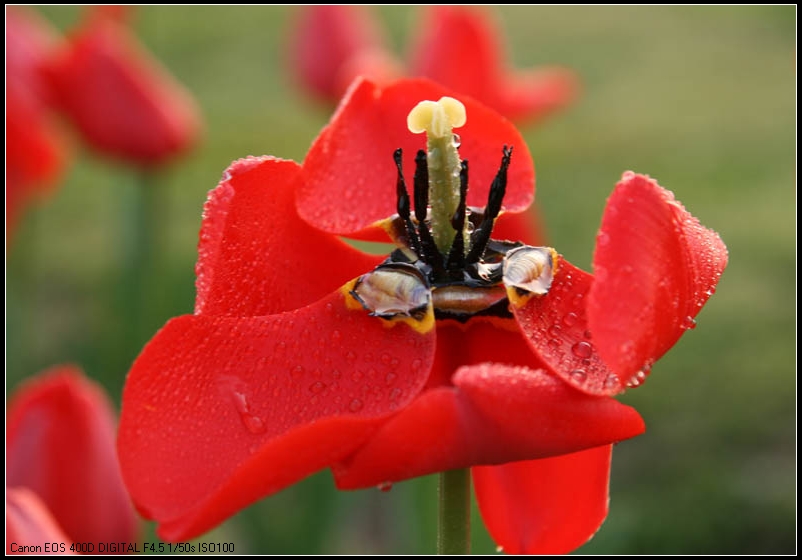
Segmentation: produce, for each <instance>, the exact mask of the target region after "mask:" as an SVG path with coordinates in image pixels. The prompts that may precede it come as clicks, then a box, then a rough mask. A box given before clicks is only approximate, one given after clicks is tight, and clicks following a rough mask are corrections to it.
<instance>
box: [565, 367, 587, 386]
mask: <svg viewBox="0 0 802 560" xmlns="http://www.w3.org/2000/svg"><path fill="white" fill-rule="evenodd" d="M569 375H570V376H571V381H573V382H574V383H584V382H585V381H587V379H588V374H587V373H586V372H585V370H584V369H575V370H573V371H572V372H571V373H570V374H569Z"/></svg>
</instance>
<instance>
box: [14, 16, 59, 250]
mask: <svg viewBox="0 0 802 560" xmlns="http://www.w3.org/2000/svg"><path fill="white" fill-rule="evenodd" d="M57 42H58V37H57V35H56V32H55V31H54V30H52V29H51V28H50V27H49V26H48V25H47V23H46V22H45V21H44V20H42V19H41V18H39V17H38V16H37V15H36V13H35V12H33V11H32V10H27V9H25V8H22V7H19V6H9V7H7V8H6V243H8V239H9V237H10V235H11V233H12V232H13V230H14V227H15V225H16V223H17V221H18V219H19V216H20V214H21V211H22V209H23V208H24V207H25V205H27V204H28V203H29V202H30V201H31V200H33V199H35V198H37V197H40V196H42V195H43V194H45V193H47V192H48V191H50V189H51V187H52V186H53V185H54V184H55V182H56V180H57V179H58V178H59V177H60V176H61V174H62V172H63V169H64V166H65V163H66V158H67V156H66V150H65V144H64V141H63V138H62V136H61V134H60V131H59V130H58V129H57V128H56V126H55V125H54V123H53V122H52V121H51V118H50V115H49V114H48V113H47V108H46V102H47V97H48V95H47V87H46V84H45V83H44V82H43V80H42V77H41V74H40V70H41V66H42V64H43V63H44V61H45V59H46V58H47V56H48V55H49V53H50V52H51V51H52V49H54V48H55V47H56V45H57Z"/></svg>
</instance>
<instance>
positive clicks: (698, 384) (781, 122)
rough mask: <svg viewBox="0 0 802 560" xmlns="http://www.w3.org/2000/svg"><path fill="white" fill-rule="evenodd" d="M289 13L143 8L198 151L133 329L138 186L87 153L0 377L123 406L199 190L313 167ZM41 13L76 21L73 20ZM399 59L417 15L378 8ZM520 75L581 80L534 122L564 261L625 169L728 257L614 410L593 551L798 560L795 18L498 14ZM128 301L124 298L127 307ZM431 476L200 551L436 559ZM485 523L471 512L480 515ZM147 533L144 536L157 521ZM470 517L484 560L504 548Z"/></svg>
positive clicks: (252, 514)
mask: <svg viewBox="0 0 802 560" xmlns="http://www.w3.org/2000/svg"><path fill="white" fill-rule="evenodd" d="M294 10H295V8H281V7H191V8H185V7H143V8H141V9H137V10H136V12H135V15H134V23H133V25H134V27H135V29H136V30H137V33H138V34H139V36H140V37H141V40H142V41H143V42H144V43H145V44H146V45H147V46H148V47H149V48H150V49H151V50H152V51H153V53H154V54H155V55H156V56H157V57H158V58H160V59H161V60H162V61H163V63H164V64H165V65H166V66H167V67H168V68H169V69H170V70H171V71H172V72H173V73H174V74H175V75H176V76H178V78H179V79H180V80H181V81H182V82H183V83H184V84H186V85H187V86H188V87H189V88H190V89H191V90H192V91H193V92H194V94H195V96H196V97H197V99H198V101H199V103H200V106H201V107H202V110H203V113H204V116H205V120H206V133H205V139H204V141H203V143H202V144H201V146H200V147H199V149H197V150H196V151H195V152H194V153H192V154H191V156H189V157H187V158H185V159H183V160H182V161H180V162H178V163H176V164H175V165H172V166H171V167H170V168H169V169H167V170H165V173H163V174H162V176H160V177H159V178H158V179H157V180H158V181H160V182H161V185H160V189H161V191H162V192H161V196H162V197H163V198H162V201H161V211H162V216H163V219H162V220H161V221H160V223H159V224H156V225H155V226H158V227H160V228H162V229H163V231H162V232H161V234H162V235H163V243H162V245H161V247H160V256H159V259H160V260H159V269H158V271H156V272H155V273H154V274H152V275H150V274H149V275H147V277H145V278H142V279H140V281H143V282H146V286H147V290H148V292H147V293H148V301H149V303H150V309H151V311H152V314H151V315H150V316H148V317H147V324H146V325H145V328H144V332H146V333H148V334H146V335H144V336H142V335H131V334H130V332H131V329H130V328H129V326H130V325H129V322H130V321H129V318H128V317H127V316H126V311H125V310H126V309H127V307H126V305H127V304H126V298H127V293H128V290H129V289H130V282H131V280H130V277H129V278H128V279H127V280H126V277H125V276H126V268H125V265H124V263H125V258H126V254H127V250H128V249H127V248H126V241H125V239H126V235H128V234H127V233H126V228H127V227H129V225H130V224H129V223H128V218H127V217H126V216H128V215H129V214H130V208H129V205H130V204H131V200H132V198H133V197H134V195H135V190H134V189H135V188H136V182H135V178H134V176H133V173H132V172H131V171H130V170H128V169H126V168H125V167H123V166H120V165H117V164H112V163H109V162H108V161H106V160H103V159H100V158H97V157H95V156H93V155H92V154H91V153H88V152H87V151H85V150H83V151H81V149H80V148H79V147H77V148H76V157H75V161H74V162H73V164H72V167H71V169H70V171H69V172H68V174H67V176H66V177H65V180H64V182H63V184H62V185H61V186H60V188H59V189H58V190H57V191H56V192H55V194H54V195H53V196H52V197H51V198H50V199H48V200H46V201H45V202H44V203H42V204H40V205H38V206H37V207H36V208H35V209H34V210H31V211H29V212H28V213H27V214H26V215H25V216H24V218H23V220H22V223H21V224H20V227H19V229H18V231H17V234H16V236H15V239H14V243H13V245H12V246H11V247H10V250H9V253H8V255H7V311H6V313H7V315H6V333H7V334H6V344H7V355H6V366H7V375H6V384H7V389H8V390H11V389H12V388H13V387H14V386H15V385H16V384H17V383H18V382H19V380H20V379H22V378H24V377H25V376H28V375H31V374H33V373H35V372H38V371H40V370H42V369H44V368H46V367H48V366H51V365H53V364H57V363H63V362H74V363H77V364H79V365H81V366H82V367H83V368H84V369H85V370H86V371H87V372H88V374H89V375H90V376H92V377H94V378H96V379H98V380H100V381H101V382H102V383H103V384H104V385H105V386H106V387H107V388H108V389H109V391H110V393H111V394H112V395H113V396H114V398H115V399H117V400H119V394H120V390H121V387H122V385H123V381H124V376H125V373H126V370H127V368H128V366H129V365H130V363H131V361H132V360H133V358H134V356H135V355H136V353H137V352H138V351H139V349H141V347H142V345H143V344H144V342H145V341H146V340H147V338H149V336H150V334H152V333H153V332H155V331H156V329H157V328H158V327H159V326H161V325H162V324H163V323H164V322H165V321H166V320H167V319H168V318H169V317H172V316H175V315H179V314H183V313H188V312H191V310H192V305H193V298H194V271H193V266H194V262H195V256H196V254H195V250H196V244H197V232H198V228H199V224H200V215H201V209H202V205H203V202H204V200H205V197H206V192H207V191H208V190H209V189H211V188H213V187H214V186H215V185H216V184H217V181H218V180H219V177H220V175H221V173H222V171H223V170H224V169H225V168H226V166H227V165H228V164H229V163H230V162H231V161H232V160H234V159H236V158H239V157H243V156H246V155H248V154H254V155H260V154H274V155H278V156H281V157H284V158H292V159H295V160H297V161H301V160H302V159H303V157H304V154H305V152H306V150H307V148H308V146H309V144H310V143H311V141H312V140H313V138H314V137H315V136H316V134H317V132H318V131H319V130H320V128H321V127H322V126H323V125H324V124H325V123H326V122H327V120H328V117H329V115H330V111H331V108H330V107H324V106H321V105H319V104H316V103H314V102H313V101H312V100H311V99H309V98H307V97H306V96H305V95H304V94H302V93H301V92H300V90H299V89H298V88H297V87H296V85H295V84H294V83H293V81H292V79H291V78H290V77H289V76H288V73H287V64H286V58H287V57H286V52H285V47H284V45H285V43H286V38H287V32H288V29H289V28H290V27H291V22H292V19H293V16H294ZM42 12H43V13H44V14H45V15H46V16H47V17H48V18H49V19H50V20H51V21H52V22H53V23H54V24H55V25H56V26H58V27H59V28H61V29H68V28H70V27H71V26H72V25H74V24H75V23H76V22H77V21H78V19H79V14H80V10H79V9H77V8H69V7H48V8H43V9H42ZM377 13H378V15H379V16H380V17H381V19H382V21H383V23H384V24H385V25H386V26H387V27H388V30H389V35H390V41H391V44H392V45H393V46H394V47H395V48H396V50H397V51H398V52H402V51H403V50H404V48H405V45H407V44H408V38H409V36H410V34H411V33H412V31H413V29H414V27H415V20H416V18H417V17H419V9H418V8H411V7H392V6H387V7H382V8H377ZM498 15H499V20H500V21H501V23H502V25H503V28H504V30H505V32H506V33H505V40H506V41H507V46H508V47H509V52H510V56H511V58H512V61H513V62H514V63H515V65H516V66H518V67H528V66H535V65H541V64H561V65H565V66H568V67H570V68H573V69H574V70H576V72H577V73H578V74H579V75H580V77H581V79H582V82H583V89H584V92H583V94H582V96H581V98H580V99H579V101H578V102H577V103H576V105H575V106H574V107H572V108H570V109H569V110H567V111H564V112H563V113H561V114H558V115H556V116H555V117H553V118H551V119H549V120H548V121H547V122H545V123H543V124H541V125H538V126H534V127H527V128H524V129H523V133H524V135H525V137H526V139H527V141H528V143H529V147H530V150H531V152H532V155H533V157H534V160H535V163H536V166H537V173H538V175H537V201H538V204H539V206H540V208H541V210H542V214H543V216H544V217H545V221H546V225H547V227H548V232H549V236H550V238H551V240H552V242H553V244H554V245H555V246H556V247H557V248H558V250H559V251H561V252H562V253H564V254H565V255H566V256H567V257H568V258H569V259H570V260H571V261H572V262H574V263H575V264H578V265H580V266H582V267H585V268H588V267H589V266H590V260H591V255H592V251H593V244H594V239H595V232H596V229H597V227H598V224H599V220H600V217H601V213H602V210H603V208H604V203H605V199H606V197H607V196H608V194H609V193H610V191H611V189H612V187H613V186H614V184H615V182H616V181H617V180H618V178H619V177H620V175H621V173H622V172H623V171H624V170H627V169H633V170H635V171H638V172H641V173H648V174H650V175H651V176H653V177H655V178H657V179H658V180H659V182H660V184H661V185H663V186H664V187H666V188H669V189H672V190H673V191H674V192H675V194H676V196H677V198H678V199H680V200H681V201H682V202H683V203H684V204H685V205H686V207H687V208H688V209H689V210H690V211H691V212H692V213H693V214H694V215H696V216H697V217H699V218H700V219H701V221H702V223H704V224H705V225H706V226H708V227H711V228H713V229H715V230H717V231H718V232H719V233H720V234H721V236H722V238H723V239H724V241H725V242H726V243H727V246H728V248H729V251H730V264H729V267H728V269H727V271H726V272H725V274H724V276H723V278H722V281H721V284H720V285H719V288H718V293H717V294H716V296H715V297H713V298H712V299H711V301H710V303H709V304H708V305H707V307H706V308H705V309H704V310H703V311H702V313H701V314H700V316H699V317H698V328H697V329H696V330H694V331H692V332H689V333H688V334H687V336H685V337H683V339H682V340H681V341H680V342H679V344H677V346H676V347H675V348H674V349H673V350H672V351H671V352H670V353H669V354H668V355H667V356H666V357H665V358H664V359H662V360H661V361H660V362H659V364H658V365H657V366H656V367H655V368H654V371H653V374H652V376H651V378H650V379H649V380H648V382H647V383H646V384H645V386H644V387H642V388H640V389H637V390H634V391H630V392H629V393H627V394H625V395H624V396H623V397H621V400H622V401H624V402H626V403H628V404H631V405H633V406H635V407H636V408H637V409H638V410H639V411H640V413H641V414H642V416H643V417H644V419H645V420H646V423H647V426H648V431H647V433H646V434H645V435H644V436H641V437H639V438H636V439H635V440H632V441H627V442H625V443H623V444H621V445H619V446H618V447H617V449H616V453H615V458H614V461H613V474H612V481H611V509H610V514H609V517H608V519H607V521H606V523H605V524H604V525H603V527H602V529H601V530H600V531H599V533H598V534H597V535H596V537H595V538H594V539H593V540H592V541H591V542H590V543H589V544H588V545H586V546H584V547H583V548H581V549H580V550H579V552H580V553H598V554H602V553H624V554H636V553H652V554H657V553H686V554H691V553H699V554H715V553H732V554H747V553H751V554H765V553H793V552H794V551H795V547H796V535H795V531H796V508H795V502H796V487H795V480H796V459H795V455H796V445H795V441H796V422H795V415H796V397H795V394H796V391H795V388H796V378H795V360H796V343H795V340H796V338H795V331H796V320H795V319H796V315H795V309H796V306H795V303H796V287H795V286H796V256H795V255H796V227H795V225H796V216H795V212H796V210H795V209H796V204H795V202H796V168H795V158H796V151H795V143H796V135H795V133H796V130H795V126H796V125H795V123H796V105H795V84H796V75H795V70H796V52H795V45H796V31H795V30H796V7H795V6H783V7H756V6H753V7H747V6H741V7H712V6H711V7H587V6H583V7H507V8H499V9H498ZM128 307H130V302H129V305H128ZM435 489H436V480H435V479H434V478H433V477H429V478H425V479H419V480H415V481H410V482H406V483H402V484H397V485H396V486H395V487H394V488H393V489H392V491H391V492H379V491H378V490H365V491H360V492H337V491H335V490H334V487H333V483H332V482H331V479H330V476H329V475H328V474H327V473H322V474H319V475H317V476H315V477H312V478H310V479H308V480H306V481H304V482H303V483H301V484H298V485H296V486H294V487H292V488H289V489H287V490H285V491H284V492H282V493H280V494H278V495H276V496H273V497H271V498H268V499H266V500H262V501H261V502H259V503H257V504H256V505H254V506H252V507H251V508H249V509H247V510H246V511H243V512H242V513H240V514H239V515H237V516H236V517H235V518H233V519H231V520H229V521H228V522H226V523H225V524H223V525H222V526H220V527H219V528H218V529H216V530H215V531H214V532H213V533H211V534H209V535H207V538H205V539H204V540H214V541H224V542H234V543H236V546H237V548H236V551H237V552H252V553H271V554H282V553H322V552H331V553H432V552H434V549H435V546H434V543H435V540H434V539H435V532H436V527H435V525H436V494H435V492H436V490H435ZM474 513H476V512H474ZM148 527H149V529H148V535H150V538H152V527H151V526H148ZM494 549H495V546H494V545H493V543H492V542H491V541H490V539H489V537H488V536H487V534H486V531H485V529H484V527H483V526H482V523H481V520H480V519H479V517H478V515H475V523H474V551H475V552H487V553H489V552H493V551H494Z"/></svg>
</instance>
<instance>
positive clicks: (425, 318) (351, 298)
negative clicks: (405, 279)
mask: <svg viewBox="0 0 802 560" xmlns="http://www.w3.org/2000/svg"><path fill="white" fill-rule="evenodd" d="M365 276H366V275H363V276H360V277H359V278H354V279H353V280H351V281H349V282H347V283H346V284H345V285H343V287H342V288H340V292H341V293H342V294H343V298H345V307H346V309H348V310H350V311H362V312H365V311H371V310H370V309H368V308H366V307H365V304H364V303H363V302H361V301H359V300H358V299H357V297H356V295H355V294H356V293H357V287H358V286H359V284H360V282H361V281H362V279H363V278H364V277H365ZM378 318H380V319H381V321H382V324H384V326H385V327H388V328H389V327H394V326H395V325H396V323H399V322H400V323H406V324H407V325H409V326H410V328H412V329H413V330H414V331H415V332H418V333H420V334H426V333H428V332H429V331H431V330H432V329H433V328H434V307H432V303H431V299H430V300H429V302H428V305H427V306H426V311H425V312H424V313H423V315H422V316H420V315H419V316H418V317H417V318H416V317H413V316H410V315H404V314H401V313H399V314H397V315H395V316H392V317H388V316H381V317H378Z"/></svg>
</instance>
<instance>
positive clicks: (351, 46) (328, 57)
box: [290, 6, 578, 121]
mask: <svg viewBox="0 0 802 560" xmlns="http://www.w3.org/2000/svg"><path fill="white" fill-rule="evenodd" d="M425 10H426V11H425V13H424V15H423V17H422V18H421V22H420V23H419V24H418V27H416V31H417V33H416V35H415V37H413V39H412V40H411V47H412V48H411V54H410V57H409V63H408V65H407V73H408V74H409V75H411V76H423V77H426V78H430V79H432V80H434V81H436V82H439V83H441V84H442V85H444V86H446V87H447V88H449V89H451V90H452V91H455V92H457V93H459V94H463V95H469V96H471V97H473V98H474V99H477V100H479V101H481V102H482V103H483V104H485V105H487V106H488V107H491V108H493V109H495V110H496V111H498V112H499V113H501V114H502V115H504V116H506V117H507V118H509V119H513V120H519V121H532V120H537V119H540V118H542V117H544V116H546V115H547V114H549V113H552V112H554V111H555V110H556V109H560V108H562V107H564V106H566V105H568V104H569V103H571V102H572V101H573V100H574V98H575V97H576V92H577V89H578V85H577V79H576V76H575V75H574V73H573V72H571V71H570V70H567V69H565V68H559V67H543V68H537V69H531V70H527V71H514V70H511V69H510V68H508V66H507V63H506V61H505V56H504V52H503V49H502V44H501V43H502V41H501V31H500V30H499V27H498V26H496V25H494V19H493V15H492V14H491V13H490V12H489V11H488V10H484V9H477V8H466V7H463V6H430V7H427V8H426V9H425ZM380 31H381V28H380V25H379V22H378V20H376V19H375V18H374V17H373V16H372V13H371V12H370V11H369V10H368V9H366V8H364V7H361V6H306V7H304V8H303V9H302V11H301V14H300V16H299V18H298V23H297V25H296V28H295V31H294V34H293V35H292V42H291V45H290V54H291V56H292V62H291V64H292V69H293V72H294V74H295V75H296V76H297V79H298V81H299V82H300V83H301V84H302V85H303V86H304V87H305V88H306V89H308V90H309V91H311V92H312V93H314V94H315V95H317V96H318V97H321V98H323V99H328V100H330V101H337V100H339V99H340V97H341V96H342V94H343V92H345V90H346V88H347V86H348V85H349V84H350V83H351V81H352V80H353V79H354V78H356V77H357V76H360V75H361V76H364V77H366V78H368V79H370V80H371V81H373V82H375V83H378V84H384V83H389V82H390V81H392V80H394V79H397V78H398V77H399V76H400V75H401V74H402V73H403V68H402V66H403V65H402V64H401V63H400V62H399V61H398V60H397V59H396V58H395V57H394V56H393V54H392V53H391V52H390V51H389V50H388V49H387V48H386V46H385V42H384V41H383V40H382V33H381V32H380Z"/></svg>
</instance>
